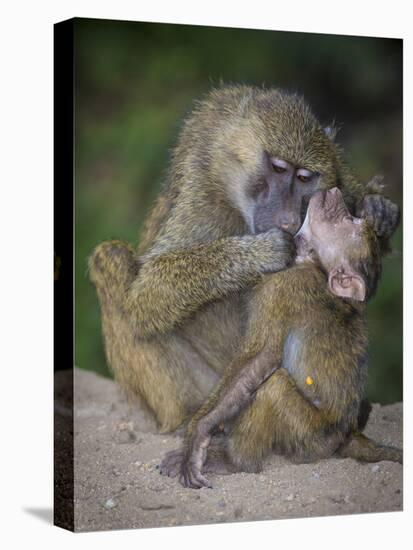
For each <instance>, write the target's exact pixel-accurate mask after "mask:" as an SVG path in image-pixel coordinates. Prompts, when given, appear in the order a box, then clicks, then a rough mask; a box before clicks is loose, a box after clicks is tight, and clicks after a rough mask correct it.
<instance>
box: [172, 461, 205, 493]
mask: <svg viewBox="0 0 413 550" xmlns="http://www.w3.org/2000/svg"><path fill="white" fill-rule="evenodd" d="M200 464H201V463H200V461H199V460H198V459H197V458H196V457H194V456H192V455H190V456H189V457H187V458H186V459H185V460H184V461H183V462H182V467H181V475H180V476H179V482H180V483H181V485H183V486H184V487H190V488H191V489H201V487H209V488H210V489H211V488H212V485H211V483H210V482H209V481H208V480H207V478H206V477H205V476H204V475H202V473H201V469H202V467H201V465H200Z"/></svg>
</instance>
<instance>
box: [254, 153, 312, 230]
mask: <svg viewBox="0 0 413 550" xmlns="http://www.w3.org/2000/svg"><path fill="white" fill-rule="evenodd" d="M319 180H320V175H319V174H318V173H316V172H312V171H311V170H308V169H306V168H305V167H302V166H295V165H293V164H291V163H290V162H287V161H286V160H284V159H282V158H277V157H272V156H270V155H269V154H267V153H264V158H263V169H262V173H261V174H260V175H259V176H258V178H256V179H255V180H254V181H253V182H250V183H249V185H248V189H247V193H248V195H249V197H250V199H252V201H253V206H252V211H251V213H250V225H251V229H252V231H253V233H261V232H264V231H267V230H268V229H271V228H272V227H279V228H280V229H283V230H285V231H288V233H291V234H292V235H294V234H295V233H296V232H297V231H298V229H299V228H300V226H301V223H302V221H303V219H304V216H305V212H306V209H307V205H308V202H309V200H310V198H311V196H312V195H313V194H314V193H315V191H316V190H317V189H318V187H319Z"/></svg>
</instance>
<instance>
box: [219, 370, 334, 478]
mask: <svg viewBox="0 0 413 550" xmlns="http://www.w3.org/2000/svg"><path fill="white" fill-rule="evenodd" d="M328 426H329V421H328V418H327V417H326V416H325V414H324V413H323V411H322V410H319V409H317V408H316V407H315V406H314V405H312V404H311V403H310V402H309V401H307V400H306V399H305V398H304V397H303V396H302V395H301V394H300V393H299V391H298V390H297V388H296V386H295V384H294V382H293V380H292V379H291V378H290V376H289V375H288V373H287V372H286V371H285V370H284V369H282V368H281V369H279V370H277V371H276V372H275V373H274V374H273V375H272V376H271V377H270V378H269V379H268V380H267V381H266V382H265V383H264V384H263V385H262V386H261V387H260V388H259V390H258V391H257V394H256V396H255V399H254V401H253V402H252V404H251V405H250V406H249V407H248V408H247V409H246V410H245V411H243V412H242V413H241V414H240V416H239V417H238V418H237V419H236V421H235V422H234V425H233V427H232V431H231V434H230V436H229V439H228V446H227V451H228V454H229V457H230V459H231V461H232V462H233V463H234V464H235V465H236V466H237V468H238V469H239V470H241V471H247V472H259V471H261V469H262V463H263V460H264V458H265V457H266V456H267V455H268V454H270V452H271V451H272V450H273V449H275V450H276V451H279V452H281V453H283V454H286V455H287V456H290V457H291V458H293V459H294V460H297V461H299V462H308V461H312V460H316V459H318V458H325V457H328V456H331V455H332V454H333V453H334V451H335V450H336V449H337V448H338V447H339V445H340V444H341V443H342V441H343V439H344V437H343V436H342V435H341V434H340V433H337V432H333V431H332V432H331V433H329V431H328Z"/></svg>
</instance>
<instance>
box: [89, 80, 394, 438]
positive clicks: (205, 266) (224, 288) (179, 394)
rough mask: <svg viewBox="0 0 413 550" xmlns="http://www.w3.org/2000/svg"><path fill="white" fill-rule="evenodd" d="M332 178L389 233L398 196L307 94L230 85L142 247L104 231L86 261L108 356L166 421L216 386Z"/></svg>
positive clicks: (188, 145)
mask: <svg viewBox="0 0 413 550" xmlns="http://www.w3.org/2000/svg"><path fill="white" fill-rule="evenodd" d="M335 185H337V186H339V187H340V188H341V189H342V192H343V194H344V197H345V200H346V202H347V204H348V206H349V207H350V209H351V211H352V212H353V213H355V212H357V211H358V210H359V209H360V208H362V206H363V205H364V208H365V210H366V215H368V216H369V217H370V218H371V220H372V222H374V223H375V224H376V230H377V232H378V233H379V234H380V235H381V238H382V240H383V242H385V241H386V240H387V239H388V237H390V235H391V234H392V232H393V231H394V229H395V227H396V225H397V221H398V208H397V206H396V205H394V204H393V203H392V202H390V201H389V200H388V199H386V198H384V197H383V196H382V195H381V194H378V193H377V191H371V190H369V189H367V188H365V187H364V186H363V185H361V184H359V183H358V182H357V180H356V179H355V178H354V176H353V175H352V174H351V172H350V170H349V169H348V167H347V166H346V165H345V164H344V162H343V160H342V156H341V153H340V149H339V147H338V146H337V145H336V144H335V143H334V141H333V139H332V133H331V131H330V130H328V131H325V130H324V128H323V127H322V125H321V124H320V123H319V121H318V120H317V119H316V118H315V116H314V115H313V113H312V112H311V110H310V108H309V106H308V105H307V103H306V102H305V101H304V100H303V99H302V98H301V97H299V96H297V95H292V94H286V93H283V92H281V91H280V90H277V89H262V88H253V87H249V86H229V87H223V88H220V89H218V90H213V91H212V92H211V93H210V94H208V95H207V96H206V98H205V99H204V100H203V101H201V102H199V103H198V104H197V106H196V108H195V110H194V112H193V113H192V115H191V116H190V117H189V118H188V120H187V121H186V122H185V124H184V126H183V129H182V132H181V135H180V138H179V141H178V144H177V147H176V149H175V150H174V152H173V155H172V162H171V166H170V169H169V174H168V178H167V182H166V185H165V186H164V188H163V190H162V191H161V193H160V195H159V198H158V200H157V203H156V205H155V208H154V210H153V211H152V214H151V215H150V216H149V218H148V220H147V223H146V226H145V230H144V232H143V235H142V237H141V242H140V245H139V249H138V251H137V252H135V251H134V250H133V249H132V247H130V246H129V245H128V244H126V243H123V242H120V241H111V242H105V243H102V244H101V245H100V246H98V247H97V248H96V249H95V251H94V253H93V255H92V257H91V258H90V264H89V265H90V277H91V279H92V281H93V283H94V284H95V286H96V290H97V294H98V297H99V301H100V305H101V311H102V326H103V334H104V340H105V349H106V356H107V359H108V362H109V365H110V367H111V369H112V370H113V372H114V374H115V377H116V378H117V380H118V381H119V382H120V384H121V385H122V386H123V387H124V388H125V389H126V390H127V392H128V393H129V394H131V395H134V396H139V397H140V399H141V402H142V403H144V404H146V405H147V406H148V407H149V409H150V410H151V411H152V412H153V413H154V415H155V417H156V419H157V421H158V423H159V427H160V430H161V431H171V430H174V429H175V428H177V427H178V426H180V425H181V424H182V423H183V421H184V420H185V419H186V418H188V416H189V415H190V414H192V413H193V412H194V411H195V410H196V409H197V408H198V407H199V406H200V404H201V403H202V402H203V401H204V399H205V398H206V397H207V395H208V394H209V392H210V391H211V390H212V388H213V387H214V385H215V384H216V383H217V381H218V380H219V378H220V376H221V374H222V372H223V370H224V369H225V368H226V366H227V365H228V364H229V362H230V361H231V360H232V358H233V357H234V355H235V353H236V351H237V346H238V345H239V341H240V338H241V337H242V335H243V333H244V328H245V310H246V306H247V305H248V301H249V300H250V299H251V297H253V296H254V290H253V288H254V286H255V285H256V284H257V283H258V282H259V281H260V280H261V278H262V276H263V275H264V274H265V273H272V272H276V271H279V270H282V269H285V268H286V267H287V266H288V265H290V263H291V261H292V260H293V258H294V252H295V251H294V243H293V240H292V235H293V234H294V233H295V232H296V231H297V229H298V228H299V227H300V225H301V222H302V220H303V219H304V215H305V211H306V208H307V204H308V201H309V199H310V197H311V196H312V195H313V194H314V193H315V192H316V191H317V190H318V189H328V188H331V187H334V186H335ZM366 194H367V196H366V198H365V200H364V202H363V201H362V199H363V197H364V196H365V195H366Z"/></svg>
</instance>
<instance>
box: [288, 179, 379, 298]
mask: <svg viewBox="0 0 413 550" xmlns="http://www.w3.org/2000/svg"><path fill="white" fill-rule="evenodd" d="M295 240H296V244H297V249H298V251H299V255H301V256H302V257H307V258H312V259H314V260H315V261H316V262H317V263H319V264H320V265H321V266H322V267H323V268H324V269H325V271H326V272H327V274H328V284H329V287H330V290H331V291H332V292H333V293H334V294H336V295H337V296H340V297H342V298H352V299H354V300H358V301H364V299H365V297H366V280H365V277H364V275H363V273H362V272H361V269H360V267H361V266H362V265H363V263H364V262H365V261H366V259H368V258H369V256H370V255H371V250H370V244H371V239H370V238H369V231H368V228H367V222H366V220H365V219H362V218H356V217H355V216H352V215H351V214H350V212H349V211H348V208H347V206H346V205H345V203H344V200H343V197H342V194H341V192H340V190H339V189H338V188H337V187H334V188H333V189H329V190H326V191H319V192H317V193H315V194H314V196H313V197H312V198H311V200H310V202H309V204H308V209H307V215H306V217H305V220H304V223H303V225H302V227H301V229H300V231H299V232H298V233H297V235H296V237H295Z"/></svg>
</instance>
